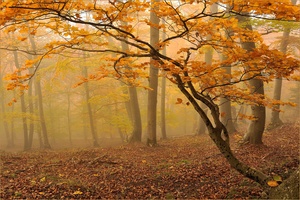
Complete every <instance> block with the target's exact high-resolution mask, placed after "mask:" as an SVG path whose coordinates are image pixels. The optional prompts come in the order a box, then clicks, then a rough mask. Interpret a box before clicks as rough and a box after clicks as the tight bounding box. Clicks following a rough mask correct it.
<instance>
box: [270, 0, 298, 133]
mask: <svg viewBox="0 0 300 200" xmlns="http://www.w3.org/2000/svg"><path fill="white" fill-rule="evenodd" d="M292 3H293V4H294V5H295V4H296V0H294V1H292ZM290 32H291V29H290V28H288V27H285V28H284V31H283V36H282V40H281V43H280V48H279V50H280V51H281V52H282V53H284V54H286V51H287V46H288V43H289V36H290ZM281 88H282V78H276V79H275V87H274V96H273V99H275V100H280V99H281ZM275 109H276V110H279V109H280V105H276V106H275ZM276 110H272V115H271V123H270V124H269V126H268V129H273V128H276V127H278V126H280V125H282V124H283V122H282V121H281V119H280V117H279V112H278V111H276Z"/></svg>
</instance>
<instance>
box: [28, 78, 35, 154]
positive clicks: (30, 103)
mask: <svg viewBox="0 0 300 200" xmlns="http://www.w3.org/2000/svg"><path fill="white" fill-rule="evenodd" d="M33 81H34V80H33V79H32V80H30V83H29V89H28V108H29V113H30V115H32V116H33V115H34V109H33V95H32V85H33V84H32V82H33ZM33 133H34V123H33V120H30V124H29V135H28V143H29V144H28V146H29V148H30V149H31V148H32V143H33Z"/></svg>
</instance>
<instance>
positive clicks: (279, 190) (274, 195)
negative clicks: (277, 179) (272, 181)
mask: <svg viewBox="0 0 300 200" xmlns="http://www.w3.org/2000/svg"><path fill="white" fill-rule="evenodd" d="M299 173H300V169H299V168H298V169H297V170H296V171H294V172H293V173H292V175H291V176H290V177H289V178H288V179H286V180H285V181H283V183H282V184H280V185H279V186H278V187H276V188H274V189H273V190H271V192H270V195H269V199H299V180H300V177H299Z"/></svg>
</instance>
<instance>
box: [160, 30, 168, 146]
mask: <svg viewBox="0 0 300 200" xmlns="http://www.w3.org/2000/svg"><path fill="white" fill-rule="evenodd" d="M165 39H166V34H165V32H163V33H162V40H165ZM162 54H163V55H167V49H166V47H164V48H163V50H162ZM160 104H161V105H160V106H161V107H160V113H161V114H160V116H161V118H160V120H161V121H160V124H161V127H160V128H161V135H162V139H164V140H165V139H167V130H166V77H165V72H164V71H162V80H161V99H160Z"/></svg>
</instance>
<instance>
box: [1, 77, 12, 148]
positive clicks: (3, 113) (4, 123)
mask: <svg viewBox="0 0 300 200" xmlns="http://www.w3.org/2000/svg"><path fill="white" fill-rule="evenodd" d="M0 73H1V72H0ZM2 80H3V77H2V73H1V74H0V92H1V94H0V96H1V98H2V99H1V109H2V115H3V118H2V119H3V120H2V123H3V127H4V132H5V135H6V141H7V145H6V147H7V148H10V147H12V137H11V134H10V133H9V129H8V123H7V118H6V106H5V103H4V92H3V89H4V88H3V83H2Z"/></svg>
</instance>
